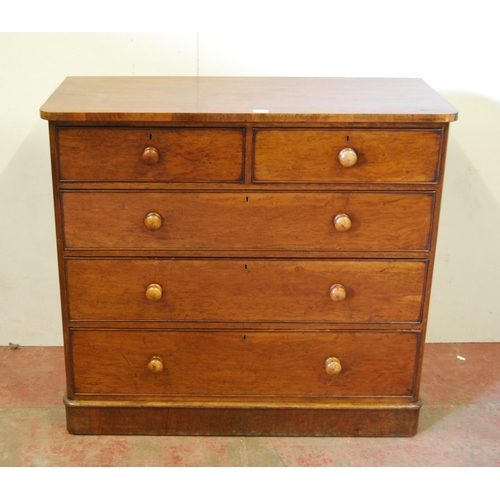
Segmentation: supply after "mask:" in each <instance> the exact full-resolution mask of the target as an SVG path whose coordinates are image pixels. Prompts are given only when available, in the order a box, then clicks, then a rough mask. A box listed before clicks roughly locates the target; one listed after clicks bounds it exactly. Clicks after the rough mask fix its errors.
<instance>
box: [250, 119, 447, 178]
mask: <svg viewBox="0 0 500 500" xmlns="http://www.w3.org/2000/svg"><path fill="white" fill-rule="evenodd" d="M441 139H442V136H441V132H440V131H427V130H421V131H417V130H290V129H263V130H258V131H257V132H255V150H254V171H253V177H254V180H255V181H261V182H332V183H338V182H359V183H368V182H370V183H373V182H399V183H402V182H436V181H437V171H438V165H439V157H440V148H441ZM346 148H349V149H352V150H353V151H354V152H355V153H356V163H355V164H354V165H352V166H343V165H342V164H341V162H340V160H339V153H340V152H341V151H343V150H345V149H346ZM352 159H353V158H352V156H351V161H352Z"/></svg>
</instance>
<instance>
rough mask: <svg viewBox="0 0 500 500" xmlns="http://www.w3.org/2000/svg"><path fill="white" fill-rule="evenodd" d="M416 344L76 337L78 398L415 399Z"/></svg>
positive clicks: (408, 339) (365, 336) (364, 339)
mask: <svg viewBox="0 0 500 500" xmlns="http://www.w3.org/2000/svg"><path fill="white" fill-rule="evenodd" d="M417 343H418V334H417V333H415V332H406V333H394V332H390V333H374V332H363V333H297V332H213V333H209V332H156V331H155V332H144V331H142V332H138V331H113V330H108V331H80V330H75V331H73V332H72V334H71V355H72V359H73V377H74V389H75V392H76V393H79V394H84V393H87V394H90V393H100V394H118V395H125V394H135V395H141V394H145V395H147V394H150V395H159V394H165V395H221V394H224V395H226V396H240V395H244V396H266V395H268V396H273V395H281V396H284V395H290V396H293V395H299V396H302V395H307V396H384V395H386V396H411V395H412V393H413V383H414V373H415V357H416V352H417ZM153 358H155V367H154V368H155V369H156V370H159V368H161V371H152V370H151V369H150V368H148V365H149V363H150V361H151V360H152V359H153ZM157 358H159V359H157ZM329 358H337V360H338V361H337V360H331V359H329ZM327 360H329V361H328V363H327ZM332 363H333V364H335V367H337V369H338V367H339V366H340V368H341V371H340V372H338V373H327V370H326V365H327V364H330V367H332Z"/></svg>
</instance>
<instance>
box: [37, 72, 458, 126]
mask: <svg viewBox="0 0 500 500" xmlns="http://www.w3.org/2000/svg"><path fill="white" fill-rule="evenodd" d="M40 115H41V117H42V118H43V119H46V120H50V121H66V122H72V121H74V122H87V121H92V122H101V121H113V122H141V121H148V122H171V121H181V122H182V121H185V122H194V121H196V122H227V123H231V122H250V123H270V122H277V123H279V122H281V123H285V122H298V123H300V122H306V121H307V122H318V123H319V122H325V123H333V122H352V123H355V122H357V123H359V122H407V123H412V122H413V123H424V122H426V123H443V122H451V121H455V120H456V119H457V116H458V112H457V110H456V109H455V108H454V107H453V106H451V105H450V104H449V103H448V102H447V101H446V100H444V99H443V98H442V97H441V96H440V95H439V94H437V93H436V92H435V91H434V90H433V89H431V88H430V87H429V86H428V85H427V84H426V83H425V82H424V81H423V80H421V79H417V78H312V77H311V78H307V77H301V78H289V77H276V78H275V77H272V78H271V77H68V78H66V79H65V80H64V81H63V82H62V84H61V85H60V86H59V87H58V88H57V89H56V91H55V92H54V93H53V94H52V95H51V96H50V97H49V99H48V100H47V101H46V102H45V104H44V105H43V106H42V107H41V109H40Z"/></svg>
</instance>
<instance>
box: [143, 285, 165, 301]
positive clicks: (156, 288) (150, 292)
mask: <svg viewBox="0 0 500 500" xmlns="http://www.w3.org/2000/svg"><path fill="white" fill-rule="evenodd" d="M162 293H163V290H162V288H161V286H160V285H158V284H157V283H151V285H149V286H148V288H147V289H146V297H147V299H148V300H160V299H161V295H162Z"/></svg>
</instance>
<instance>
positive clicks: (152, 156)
mask: <svg viewBox="0 0 500 500" xmlns="http://www.w3.org/2000/svg"><path fill="white" fill-rule="evenodd" d="M159 160H160V153H158V150H157V149H156V148H151V147H149V148H146V149H145V150H144V151H143V152H142V161H143V162H144V163H145V164H146V165H148V166H149V167H152V166H153V165H156V164H157V163H158V161H159Z"/></svg>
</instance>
